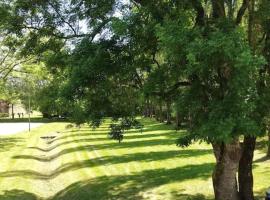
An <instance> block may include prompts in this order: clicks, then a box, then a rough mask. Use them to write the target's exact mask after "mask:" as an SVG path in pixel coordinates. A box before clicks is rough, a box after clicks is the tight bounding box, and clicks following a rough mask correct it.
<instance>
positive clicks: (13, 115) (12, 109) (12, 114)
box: [11, 104, 15, 119]
mask: <svg viewBox="0 0 270 200" xmlns="http://www.w3.org/2000/svg"><path fill="white" fill-rule="evenodd" d="M11 117H12V119H14V117H15V114H14V104H11Z"/></svg>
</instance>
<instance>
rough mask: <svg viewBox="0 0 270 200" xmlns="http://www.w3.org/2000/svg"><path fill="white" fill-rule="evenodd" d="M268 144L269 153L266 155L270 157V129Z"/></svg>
mask: <svg viewBox="0 0 270 200" xmlns="http://www.w3.org/2000/svg"><path fill="white" fill-rule="evenodd" d="M267 142H268V144H267V154H266V157H267V158H270V131H268V141H267Z"/></svg>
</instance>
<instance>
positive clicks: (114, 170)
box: [0, 119, 270, 200]
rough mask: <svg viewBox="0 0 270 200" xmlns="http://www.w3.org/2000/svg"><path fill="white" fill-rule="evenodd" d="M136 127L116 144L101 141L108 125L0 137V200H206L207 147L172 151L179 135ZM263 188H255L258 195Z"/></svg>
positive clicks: (261, 168) (258, 174)
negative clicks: (0, 148)
mask: <svg viewBox="0 0 270 200" xmlns="http://www.w3.org/2000/svg"><path fill="white" fill-rule="evenodd" d="M142 122H143V123H144V124H145V128H144V131H143V133H142V134H141V133H140V131H136V130H130V131H128V133H127V134H126V135H125V138H124V141H123V143H121V144H119V143H118V142H117V141H113V140H109V139H108V138H107V133H108V125H109V123H108V122H106V123H105V124H104V125H103V126H101V127H100V128H98V129H95V130H92V129H91V128H89V127H87V126H85V127H82V128H81V129H77V128H74V129H68V130H67V129H65V127H66V125H67V123H61V122H55V123H49V124H46V125H44V126H42V127H39V128H37V129H35V130H34V131H33V132H32V133H31V134H27V133H24V134H21V135H15V136H12V137H2V138H0V145H3V148H2V150H0V159H1V158H3V159H2V163H3V164H2V165H0V200H17V199H18V200H19V199H23V200H24V199H27V200H32V199H33V200H39V199H40V200H41V199H42V200H44V199H47V200H58V199H59V200H77V199H78V200H89V199H95V200H96V199H97V200H99V199H104V200H105V199H120V200H121V199H127V200H133V199H134V200H135V199H156V200H158V199H160V200H161V199H169V200H170V199H171V200H172V199H180V200H182V199H183V200H196V199H197V200H199V199H200V200H203V199H213V188H212V182H211V173H212V170H213V167H214V157H213V155H212V150H211V147H210V146H209V145H207V144H203V143H202V144H198V143H196V144H194V145H192V146H190V147H189V148H186V149H181V148H178V147H176V145H175V139H176V138H178V137H179V135H180V134H183V131H178V132H176V131H175V130H173V128H172V127H170V126H167V125H163V124H160V123H157V122H155V121H153V120H150V119H143V120H142ZM52 136H53V137H55V138H53V137H52ZM44 137H45V138H46V137H48V138H50V137H51V139H42V138H44ZM261 153H262V152H261V151H260V150H258V151H257V152H256V159H259V158H260V156H261ZM268 165H269V163H268ZM266 166H267V164H265V163H258V164H257V166H256V168H255V180H256V179H257V180H259V181H261V180H262V179H263V176H264V175H265V170H267V169H268V168H267V167H266ZM268 170H269V169H268ZM267 184H270V181H268V179H267V180H265V181H264V182H263V183H259V182H255V192H256V194H257V195H258V196H262V195H263V193H264V189H265V188H267Z"/></svg>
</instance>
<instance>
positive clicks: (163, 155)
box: [0, 149, 212, 176]
mask: <svg viewBox="0 0 270 200" xmlns="http://www.w3.org/2000/svg"><path fill="white" fill-rule="evenodd" d="M92 150H93V151H94V150H95V149H92ZM211 153H212V150H210V149H201V150H192V149H190V150H188V149H184V150H173V151H158V152H147V153H133V154H125V155H119V156H103V157H97V158H92V159H88V160H85V161H81V162H70V163H67V164H65V165H62V166H61V167H60V168H61V169H62V170H63V169H65V168H67V166H69V167H68V168H70V169H69V170H76V169H79V168H80V167H82V166H83V167H96V166H102V165H108V164H120V163H128V162H133V161H136V162H152V161H162V160H166V159H171V158H190V157H197V156H203V155H207V154H211ZM13 158H14V159H29V160H31V159H32V160H36V161H40V162H50V161H52V158H51V157H47V158H46V157H39V156H32V155H18V156H14V157H13ZM56 171H58V170H56ZM64 171H68V170H64ZM1 175H2V174H1V173H0V176H1Z"/></svg>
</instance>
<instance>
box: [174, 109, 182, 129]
mask: <svg viewBox="0 0 270 200" xmlns="http://www.w3.org/2000/svg"><path fill="white" fill-rule="evenodd" d="M180 126H181V119H180V113H179V112H178V111H176V117H175V129H176V130H178V129H179V127H180Z"/></svg>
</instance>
